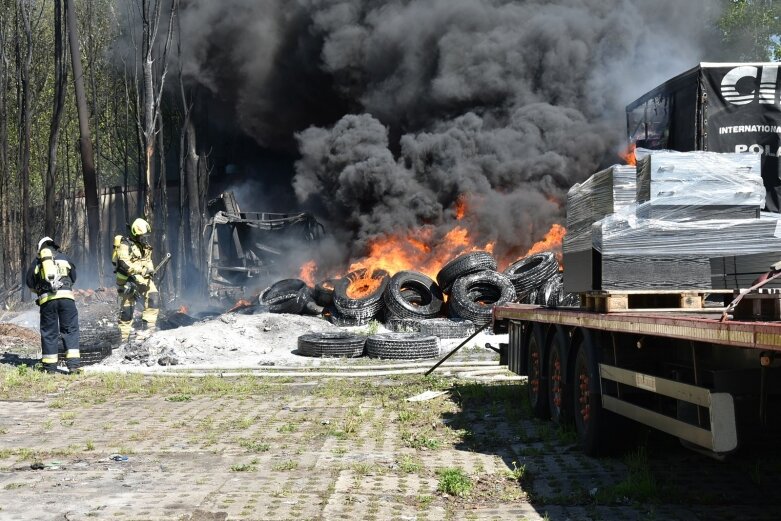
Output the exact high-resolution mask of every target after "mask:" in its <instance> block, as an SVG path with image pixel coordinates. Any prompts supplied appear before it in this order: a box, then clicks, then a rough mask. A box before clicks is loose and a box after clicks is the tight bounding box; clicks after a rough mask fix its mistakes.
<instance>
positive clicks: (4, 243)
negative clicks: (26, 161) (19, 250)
mask: <svg viewBox="0 0 781 521" xmlns="http://www.w3.org/2000/svg"><path fill="white" fill-rule="evenodd" d="M7 20H8V17H4V18H3V19H2V20H0V219H2V221H3V223H5V226H3V231H2V234H0V250H1V251H2V255H3V257H2V269H3V278H2V280H0V282H2V284H3V286H9V285H10V281H11V279H10V274H11V265H10V260H11V257H10V256H9V252H8V247H9V243H10V240H9V231H10V228H11V220H10V216H9V211H8V206H9V204H10V201H9V198H8V188H9V184H8V181H9V178H10V177H11V168H10V165H9V164H8V108H7V107H8V103H7V102H6V100H7V96H8V55H7V54H6V49H7V40H6V38H7V35H8V32H7V28H6V23H7Z"/></svg>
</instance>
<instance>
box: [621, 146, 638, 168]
mask: <svg viewBox="0 0 781 521" xmlns="http://www.w3.org/2000/svg"><path fill="white" fill-rule="evenodd" d="M635 148H637V146H636V145H635V144H634V143H629V145H627V147H626V150H624V151H623V152H619V153H618V156H619V157H620V158H621V159H623V160H624V163H626V164H627V165H632V166H635V165H637V158H636V157H635Z"/></svg>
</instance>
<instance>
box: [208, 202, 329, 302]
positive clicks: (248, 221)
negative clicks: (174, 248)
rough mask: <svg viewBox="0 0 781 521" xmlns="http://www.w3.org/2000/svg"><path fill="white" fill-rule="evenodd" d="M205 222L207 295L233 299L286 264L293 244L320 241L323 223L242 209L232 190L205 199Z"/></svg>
mask: <svg viewBox="0 0 781 521" xmlns="http://www.w3.org/2000/svg"><path fill="white" fill-rule="evenodd" d="M208 209H209V212H210V214H211V218H210V219H209V220H208V221H207V223H206V226H205V227H204V239H205V248H206V268H207V292H208V297H209V298H210V299H215V300H236V299H237V298H240V297H241V296H243V295H244V293H245V291H246V290H248V289H252V288H257V287H259V286H260V285H261V284H263V283H264V278H270V277H272V276H277V275H279V272H280V271H281V270H284V269H286V268H288V267H289V262H288V260H289V258H290V254H291V253H292V252H293V251H294V249H295V248H298V249H299V251H300V248H301V247H302V246H306V245H307V244H308V243H315V242H317V241H319V240H320V239H321V238H322V237H323V235H324V233H325V228H324V227H323V225H322V224H320V223H319V222H318V221H317V219H315V217H314V216H313V215H311V214H309V213H306V212H300V213H269V212H243V211H241V209H240V208H239V205H238V203H237V201H236V198H235V196H234V195H233V193H232V192H225V193H223V194H221V195H220V196H219V197H218V198H216V199H213V200H211V201H209V204H208Z"/></svg>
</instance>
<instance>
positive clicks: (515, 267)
mask: <svg viewBox="0 0 781 521" xmlns="http://www.w3.org/2000/svg"><path fill="white" fill-rule="evenodd" d="M504 274H505V275H507V277H508V278H509V279H510V281H511V282H512V284H513V287H514V288H515V294H516V299H517V302H521V303H523V304H537V303H539V302H540V300H541V299H543V300H545V302H546V304H544V305H547V301H548V298H549V297H545V296H541V295H540V294H541V293H543V294H544V293H545V287H546V285H547V287H548V293H547V294H548V295H549V296H550V295H551V294H552V292H553V289H554V288H555V287H556V282H551V281H552V279H554V278H555V277H556V276H557V275H558V274H559V263H558V262H557V261H556V256H555V255H554V254H553V253H552V252H549V251H546V252H542V253H537V254H534V255H529V256H527V257H524V258H522V259H519V260H517V261H515V262H514V263H512V264H510V266H508V267H507V269H506V270H504ZM557 280H560V279H557Z"/></svg>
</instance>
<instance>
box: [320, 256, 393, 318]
mask: <svg viewBox="0 0 781 521" xmlns="http://www.w3.org/2000/svg"><path fill="white" fill-rule="evenodd" d="M368 279H371V281H372V284H376V287H375V288H372V289H371V290H370V291H369V292H368V293H367V294H366V295H363V296H361V297H360V298H353V297H351V296H350V295H349V292H350V289H351V285H353V284H355V283H356V282H355V281H360V280H368ZM389 280H390V277H389V276H388V272H386V271H384V270H375V271H374V272H373V273H372V274H371V275H368V274H367V270H365V269H360V270H357V271H353V272H351V273H349V274H347V276H345V277H344V278H341V279H339V280H338V281H337V283H336V286H335V287H334V293H333V298H334V306H335V307H336V309H337V310H338V311H339V313H341V314H342V315H343V316H345V317H348V318H355V319H358V320H370V319H372V318H374V317H376V316H377V315H379V314H380V313H381V312H382V311H383V309H384V307H385V304H384V302H383V300H382V295H383V293H385V289H386V288H387V287H388V281H389Z"/></svg>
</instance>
